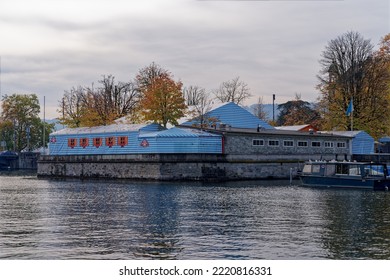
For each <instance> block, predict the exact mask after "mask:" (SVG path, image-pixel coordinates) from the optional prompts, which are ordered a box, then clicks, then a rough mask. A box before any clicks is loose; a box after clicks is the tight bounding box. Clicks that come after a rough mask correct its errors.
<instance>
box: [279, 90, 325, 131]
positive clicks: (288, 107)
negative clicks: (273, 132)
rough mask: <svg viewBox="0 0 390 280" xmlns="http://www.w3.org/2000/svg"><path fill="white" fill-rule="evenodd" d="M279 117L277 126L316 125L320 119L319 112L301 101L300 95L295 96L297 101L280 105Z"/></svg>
mask: <svg viewBox="0 0 390 280" xmlns="http://www.w3.org/2000/svg"><path fill="white" fill-rule="evenodd" d="M278 110H279V112H280V113H279V116H278V119H277V125H279V126H282V125H302V124H314V123H315V122H316V121H318V119H319V118H320V116H319V114H318V112H317V111H316V110H314V109H313V108H312V105H311V104H310V103H309V102H307V101H303V100H301V96H300V95H298V94H297V95H296V96H295V100H291V101H287V102H286V103H283V104H279V105H278Z"/></svg>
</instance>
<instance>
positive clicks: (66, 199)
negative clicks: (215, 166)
mask: <svg viewBox="0 0 390 280" xmlns="http://www.w3.org/2000/svg"><path fill="white" fill-rule="evenodd" d="M0 259H62V260H66V259H276V260H280V259H283V260H285V259H287V260H291V259H301V260H302V259H303V260H304V259H390V193H385V192H373V191H361V190H332V189H312V188H304V187H299V186H289V185H288V182H280V181H256V182H229V183H207V184H206V183H182V182H181V183H159V182H152V183H150V182H149V183H145V182H101V181H99V182H80V181H46V180H38V179H36V178H33V177H31V178H22V177H4V176H3V177H0Z"/></svg>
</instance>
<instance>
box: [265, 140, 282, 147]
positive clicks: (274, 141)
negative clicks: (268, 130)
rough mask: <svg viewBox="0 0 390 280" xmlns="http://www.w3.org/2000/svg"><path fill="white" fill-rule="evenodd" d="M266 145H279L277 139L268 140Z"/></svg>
mask: <svg viewBox="0 0 390 280" xmlns="http://www.w3.org/2000/svg"><path fill="white" fill-rule="evenodd" d="M268 146H279V140H268Z"/></svg>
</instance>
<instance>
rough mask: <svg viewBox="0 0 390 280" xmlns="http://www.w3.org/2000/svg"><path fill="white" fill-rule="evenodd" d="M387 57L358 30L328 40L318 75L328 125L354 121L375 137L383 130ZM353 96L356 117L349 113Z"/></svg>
mask: <svg viewBox="0 0 390 280" xmlns="http://www.w3.org/2000/svg"><path fill="white" fill-rule="evenodd" d="M385 57H387V56H386V55H384V56H382V57H381V56H380V55H379V53H376V52H374V51H373V45H372V44H371V42H370V40H367V39H364V38H363V37H362V36H361V35H360V34H359V33H357V32H352V31H351V32H347V33H345V34H343V35H341V36H339V37H337V38H336V39H334V40H331V41H330V42H329V43H328V45H327V46H326V47H325V50H324V51H323V53H322V59H321V60H320V63H321V66H322V69H321V72H320V75H319V76H318V78H319V80H320V84H319V86H318V88H319V90H320V92H321V96H320V102H319V104H320V106H321V113H322V115H323V125H324V128H325V129H327V130H331V129H334V128H337V129H346V130H350V129H352V125H353V128H354V129H362V130H366V131H367V132H369V133H371V134H372V135H373V136H374V137H376V138H377V137H378V136H379V135H380V134H382V133H383V132H384V130H385V127H384V126H385V125H384V123H383V122H382V121H380V120H381V119H382V118H383V116H384V115H386V114H387V112H388V109H389V103H388V83H387V82H386V81H388V79H389V78H388V70H386V62H385V60H386V59H385ZM386 84H387V85H386ZM351 100H353V109H354V110H353V119H350V118H349V117H348V116H347V115H346V110H347V107H348V105H349V103H350V102H351ZM351 120H353V122H352V121H351Z"/></svg>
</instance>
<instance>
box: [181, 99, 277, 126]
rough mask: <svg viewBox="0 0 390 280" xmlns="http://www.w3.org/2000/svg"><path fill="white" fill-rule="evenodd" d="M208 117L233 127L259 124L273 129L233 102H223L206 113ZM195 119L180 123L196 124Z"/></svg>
mask: <svg viewBox="0 0 390 280" xmlns="http://www.w3.org/2000/svg"><path fill="white" fill-rule="evenodd" d="M206 116H207V117H208V118H216V119H217V120H218V121H217V123H218V124H225V125H229V126H231V127H233V128H253V129H255V128H257V127H259V126H261V127H263V128H265V129H274V127H273V126H271V125H269V124H268V123H267V122H265V121H263V120H260V119H259V118H258V117H256V116H255V115H253V114H251V113H250V112H249V111H247V110H246V109H244V108H242V107H241V106H239V105H237V104H236V103H234V102H229V103H223V104H221V105H220V106H218V107H217V108H215V109H213V110H211V111H210V112H208V113H206ZM197 123H198V121H197V120H196V119H193V120H190V121H186V122H184V123H181V125H186V126H191V125H195V124H197Z"/></svg>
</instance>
